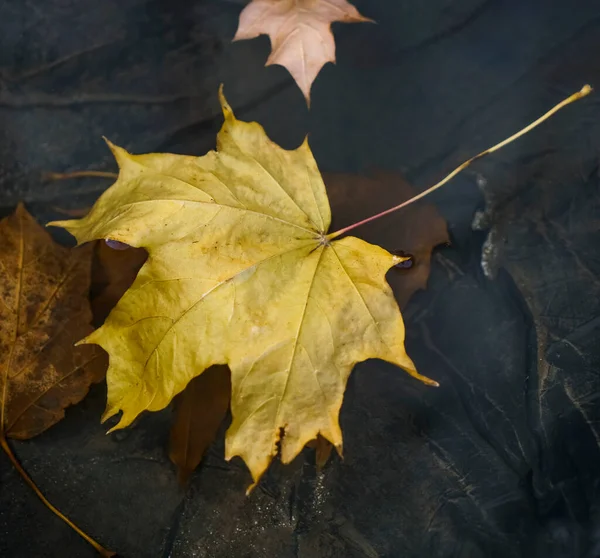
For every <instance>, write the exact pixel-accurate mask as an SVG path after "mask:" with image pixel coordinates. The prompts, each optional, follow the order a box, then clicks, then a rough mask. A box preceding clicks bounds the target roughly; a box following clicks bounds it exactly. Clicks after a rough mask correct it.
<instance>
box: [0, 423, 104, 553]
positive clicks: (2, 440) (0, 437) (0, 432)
mask: <svg viewBox="0 0 600 558" xmlns="http://www.w3.org/2000/svg"><path fill="white" fill-rule="evenodd" d="M0 446H1V447H2V449H3V450H4V453H6V455H7V456H8V458H9V459H10V461H11V463H12V464H13V466H14V468H15V469H16V470H17V472H18V473H19V475H21V477H22V478H23V480H24V481H25V482H26V483H27V484H28V485H29V487H30V488H31V489H32V490H33V491H34V492H35V494H36V495H37V497H38V498H39V499H40V500H41V501H42V502H43V504H44V505H45V506H46V507H47V508H48V509H49V510H50V511H51V512H52V513H54V514H55V515H56V516H58V517H59V518H60V519H62V520H63V521H64V522H65V523H66V524H67V525H68V526H69V527H71V529H73V530H74V531H75V532H76V533H77V534H78V535H80V536H81V537H83V538H84V539H85V540H86V541H87V542H88V543H89V544H90V545H92V546H93V547H94V549H95V550H96V551H97V552H98V554H100V556H104V557H105V558H108V557H109V556H116V554H115V553H114V552H112V551H110V550H107V549H106V548H104V547H103V546H102V545H101V544H99V543H97V542H96V541H95V540H94V539H92V537H90V536H89V535H87V534H86V533H84V532H83V531H82V530H81V529H80V528H79V527H77V525H75V524H74V523H73V522H72V521H71V520H70V519H69V518H68V517H67V516H66V515H64V514H63V513H62V512H61V511H60V510H58V509H57V508H55V507H54V506H53V505H52V504H51V503H50V502H49V501H48V499H47V498H46V497H45V496H44V495H43V494H42V491H41V490H40V489H39V488H38V487H37V485H36V484H35V482H34V481H33V479H32V478H31V477H30V476H29V475H28V474H27V472H26V471H25V469H23V467H22V466H21V464H20V463H19V460H18V459H17V456H16V455H15V454H14V453H13V451H12V449H11V447H10V445H9V444H8V440H7V439H6V434H5V432H4V425H3V424H2V425H0Z"/></svg>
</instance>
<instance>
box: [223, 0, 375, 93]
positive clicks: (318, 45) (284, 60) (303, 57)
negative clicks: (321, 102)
mask: <svg viewBox="0 0 600 558" xmlns="http://www.w3.org/2000/svg"><path fill="white" fill-rule="evenodd" d="M335 21H341V22H344V23H359V22H366V21H372V20H370V19H369V18H366V17H363V16H362V15H360V13H358V10H357V9H356V8H355V7H354V6H353V5H352V4H349V3H348V2H347V1H346V0H252V2H251V3H250V4H248V5H247V6H246V7H245V8H244V9H243V10H242V13H241V14H240V24H239V27H238V30H237V32H236V34H235V37H234V38H233V40H234V41H239V40H243V39H254V38H255V37H258V36H259V35H269V38H270V39H271V55H270V56H269V59H268V60H267V64H266V65H267V66H269V65H271V64H279V65H280V66H284V67H285V68H287V70H288V71H289V72H290V74H292V77H293V78H294V80H295V81H296V83H297V84H298V87H300V89H301V90H302V93H303V94H304V97H305V98H306V101H307V103H309V104H310V88H311V86H312V84H313V81H314V80H315V78H316V77H317V74H318V73H319V72H320V71H321V68H322V67H323V66H324V65H325V64H327V62H335V41H334V39H333V34H332V33H331V24H332V23H333V22H335Z"/></svg>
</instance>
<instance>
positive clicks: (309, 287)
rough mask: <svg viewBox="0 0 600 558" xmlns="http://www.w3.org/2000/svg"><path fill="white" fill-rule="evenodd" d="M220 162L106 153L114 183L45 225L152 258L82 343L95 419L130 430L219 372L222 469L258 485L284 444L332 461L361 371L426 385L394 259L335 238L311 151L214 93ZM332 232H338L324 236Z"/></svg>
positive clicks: (287, 451) (212, 156) (288, 452)
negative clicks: (312, 448)
mask: <svg viewBox="0 0 600 558" xmlns="http://www.w3.org/2000/svg"><path fill="white" fill-rule="evenodd" d="M221 103H222V106H223V112H224V115H225V123H224V125H223V128H222V129H221V131H220V132H219V135H218V139H217V145H218V151H211V152H209V153H208V154H206V155H205V156H203V157H190V156H178V155H171V154H149V155H139V156H133V155H130V154H129V153H127V152H126V151H125V150H123V149H121V148H119V147H116V146H111V147H112V149H113V153H114V154H115V157H116V159H117V162H118V164H119V167H120V173H119V178H118V180H117V182H116V183H115V184H114V185H113V186H112V187H111V188H109V189H108V190H107V191H106V192H105V193H104V194H103V195H102V196H101V197H100V199H99V200H98V201H97V202H96V204H95V205H94V208H93V209H92V211H91V212H90V213H89V215H87V216H86V217H84V218H83V219H80V220H71V221H60V222H56V223H53V224H54V225H56V226H62V227H64V228H66V229H67V230H69V231H70V232H71V233H72V234H73V235H74V236H75V237H76V238H77V240H78V242H79V243H82V242H87V241H90V240H94V239H98V238H110V239H113V240H116V241H119V242H124V243H126V244H129V245H132V246H135V247H143V248H145V249H146V250H147V251H148V253H149V257H148V260H147V261H146V263H145V264H144V266H143V267H142V269H141V270H140V272H139V274H138V276H137V278H136V280H135V282H134V284H133V286H132V287H131V288H130V289H129V290H128V291H127V292H126V293H125V295H124V296H123V298H121V300H120V301H119V303H118V304H117V306H116V307H115V308H114V310H113V311H112V312H111V314H110V315H109V317H108V318H107V320H106V322H105V323H104V325H103V326H102V327H101V328H100V329H98V330H96V331H95V332H94V333H92V334H91V335H90V336H88V337H87V338H86V339H85V340H84V341H85V342H86V343H95V344H98V345H101V346H102V347H103V348H104V349H105V350H106V351H107V352H108V353H109V356H110V366H109V370H108V375H107V381H108V405H107V409H106V412H105V415H104V419H107V418H108V417H111V416H113V415H115V414H116V413H118V412H119V411H122V416H121V419H120V421H119V423H118V424H117V426H116V427H115V428H123V427H125V426H127V425H129V424H131V422H132V421H133V420H134V419H135V417H136V416H137V415H138V414H139V413H141V412H142V411H144V410H150V411H157V410H160V409H162V408H164V407H165V406H166V405H167V404H168V403H169V402H170V401H171V399H172V398H173V397H174V396H175V395H176V394H177V393H179V392H181V391H182V390H183V389H184V388H185V386H186V385H187V384H188V382H189V381H190V380H191V379H192V378H194V377H195V376H198V375H199V374H201V373H202V372H203V371H204V370H206V369H207V368H208V367H209V366H212V365H214V364H228V365H229V368H230V370H231V374H232V376H231V381H232V398H231V411H232V424H231V426H230V428H229V430H228V432H227V435H226V444H225V445H226V448H225V449H226V458H227V459H230V458H232V457H233V456H236V455H239V456H241V457H242V458H243V459H244V461H245V462H246V464H247V465H248V467H249V469H250V471H251V473H252V477H253V479H254V481H255V482H257V481H258V479H259V478H260V477H261V475H262V474H263V473H264V471H265V470H266V468H267V467H268V465H269V463H270V461H271V460H272V458H273V456H274V455H275V454H276V453H277V450H278V446H279V448H280V451H281V458H282V461H283V462H285V463H287V462H290V461H291V460H292V459H293V458H294V457H295V456H296V455H297V454H298V453H299V452H300V451H301V450H302V448H303V446H304V445H305V444H306V443H307V442H308V441H309V440H312V439H314V438H316V437H317V435H318V434H321V435H322V436H323V437H324V438H326V439H327V440H329V441H330V442H331V443H332V444H333V445H334V446H336V448H337V449H338V451H341V448H342V433H341V430H340V426H339V422H338V415H339V410H340V407H341V404H342V398H343V393H344V389H345V386H346V381H347V379H348V376H349V374H350V372H351V370H352V368H353V366H354V364H356V363H357V362H359V361H362V360H366V359H368V358H381V359H383V360H387V361H389V362H391V363H394V364H397V365H398V366H400V367H402V368H403V369H404V370H406V371H407V372H408V373H409V374H411V375H412V376H414V377H415V378H418V379H420V380H422V381H424V382H426V383H428V384H431V385H436V383H435V382H434V381H432V380H429V379H428V378H425V377H424V376H421V375H420V374H418V373H417V371H416V370H415V366H414V364H413V362H412V361H411V359H410V358H409V357H408V355H407V354H406V351H405V348H404V324H403V321H402V316H401V315H400V311H399V309H398V305H397V303H396V301H395V299H394V296H393V294H392V291H391V289H390V287H389V286H388V285H387V283H386V281H385V274H386V272H387V271H388V269H389V268H390V267H392V266H394V265H395V264H397V263H398V262H400V261H402V260H403V258H401V257H398V256H394V255H392V254H390V253H389V252H387V251H385V250H384V249H382V248H380V247H378V246H374V245H371V244H368V243H366V242H364V241H362V240H359V239H358V238H353V237H346V238H342V239H341V240H335V241H332V240H331V239H330V238H329V237H328V235H327V230H328V228H329V223H330V210H329V203H328V199H327V195H326V192H325V187H324V184H323V181H322V179H321V175H320V174H319V170H318V168H317V165H316V163H315V160H314V158H313V156H312V153H311V151H310V148H309V147H308V143H307V142H306V141H305V142H304V143H303V144H302V145H301V146H300V147H299V148H298V149H296V150H293V151H287V150H284V149H282V148H280V147H279V146H277V145H276V144H274V143H273V142H271V141H270V140H269V139H268V137H267V136H266V134H265V132H264V130H263V128H262V127H261V126H260V125H259V124H257V123H255V122H253V123H245V122H240V121H238V120H237V119H236V118H235V116H234V115H233V112H232V110H231V108H230V107H229V105H228V104H227V103H226V101H225V99H224V97H223V96H222V94H221ZM332 234H333V233H332Z"/></svg>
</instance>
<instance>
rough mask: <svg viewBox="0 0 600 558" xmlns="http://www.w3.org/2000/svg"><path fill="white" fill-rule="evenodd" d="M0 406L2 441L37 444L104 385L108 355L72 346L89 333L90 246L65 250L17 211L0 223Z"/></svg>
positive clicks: (32, 221) (27, 214) (25, 212)
mask: <svg viewBox="0 0 600 558" xmlns="http://www.w3.org/2000/svg"><path fill="white" fill-rule="evenodd" d="M0 237H1V238H2V243H1V244H0V285H1V287H0V289H1V298H0V394H1V399H0V405H1V408H2V426H3V431H4V433H5V434H6V436H7V437H10V438H18V439H26V438H31V437H32V436H36V435H37V434H39V433H41V432H43V431H44V430H46V429H47V428H49V427H50V426H52V425H53V424H55V423H57V422H58V421H59V420H61V419H62V418H63V416H64V409H65V408H66V407H68V406H69V405H73V404H74V403H77V402H78V401H80V400H81V399H82V398H83V397H84V396H85V395H86V393H87V391H88V389H89V386H90V384H91V383H92V382H98V381H100V380H102V379H103V378H104V374H105V371H106V355H104V354H103V352H102V351H100V350H99V349H97V348H95V347H89V346H88V347H86V346H83V347H77V348H74V347H73V345H74V343H75V342H76V341H78V340H79V339H80V338H81V334H82V333H84V332H85V333H89V332H91V331H92V327H91V326H90V321H91V312H90V307H89V303H88V289H89V285H90V267H91V246H88V247H83V248H77V249H69V248H64V247H62V246H59V245H57V244H55V243H54V242H53V241H52V239H51V238H50V235H49V234H48V233H47V231H45V230H44V229H43V228H42V227H41V226H40V225H38V224H37V223H36V222H35V220H34V219H33V218H32V217H31V215H29V213H28V212H27V211H26V210H25V208H24V207H23V206H22V205H19V206H18V208H17V210H16V211H15V213H14V214H13V215H12V216H10V217H8V218H6V219H3V220H2V221H1V222H0Z"/></svg>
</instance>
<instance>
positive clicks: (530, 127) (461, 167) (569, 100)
mask: <svg viewBox="0 0 600 558" xmlns="http://www.w3.org/2000/svg"><path fill="white" fill-rule="evenodd" d="M592 91H593V89H592V88H591V87H590V86H589V85H584V86H583V87H582V88H581V90H580V91H577V93H573V95H571V96H570V97H567V98H566V99H564V100H563V101H561V102H560V103H558V104H557V105H556V106H555V107H553V108H552V109H550V110H549V111H548V112H547V113H545V114H544V115H542V116H540V117H539V118H538V119H537V120H534V121H533V122H532V123H531V124H529V125H528V126H525V128H523V129H521V130H519V131H518V132H517V133H516V134H513V135H512V136H510V137H509V138H506V139H505V140H503V141H501V142H500V143H497V144H496V145H494V146H492V147H490V148H488V149H486V150H485V151H482V152H481V153H478V154H477V155H475V156H474V157H471V158H470V159H468V160H467V161H465V162H464V163H462V164H461V165H459V166H458V167H456V168H455V169H454V170H453V171H452V172H451V173H450V174H448V175H447V176H446V177H445V178H443V179H442V180H440V181H439V182H438V183H437V184H434V185H433V186H431V187H430V188H427V190H424V191H423V192H421V193H420V194H417V195H416V196H413V197H412V198H410V199H408V200H406V201H404V202H402V203H401V204H399V205H396V206H394V207H391V208H390V209H386V210H385V211H382V212H381V213H377V214H376V215H372V216H371V217H368V218H366V219H363V220H362V221H358V222H357V223H353V224H352V225H348V226H347V227H344V228H343V229H340V230H338V231H336V232H333V233H331V234H328V235H327V237H326V238H327V239H328V240H332V239H334V238H337V237H338V236H341V235H342V234H345V233H347V232H349V231H351V230H353V229H355V228H357V227H360V226H361V225H365V224H367V223H370V222H371V221H375V220H376V219H379V218H380V217H384V216H385V215H389V214H390V213H393V212H394V211H398V210H399V209H402V208H403V207H406V206H407V205H410V204H411V203H414V202H416V201H417V200H420V199H421V198H424V197H425V196H428V195H429V194H431V193H432V192H434V191H435V190H437V189H438V188H441V187H442V186H443V185H444V184H446V183H447V182H449V181H450V180H452V179H453V178H454V177H455V176H456V175H457V174H458V173H459V172H461V171H463V170H464V169H466V168H467V167H468V166H470V165H471V164H472V163H473V162H475V161H476V160H477V159H481V158H482V157H485V156H486V155H489V154H490V153H493V152H494V151H498V150H499V149H502V148H503V147H504V146H506V145H508V144H509V143H511V142H513V141H515V140H516V139H517V138H520V137H521V136H524V135H525V134H527V133H528V132H530V131H531V130H533V129H534V128H535V127H536V126H539V125H540V124H541V123H542V122H544V120H547V119H548V118H550V117H551V116H552V115H553V114H555V113H557V112H558V111H559V110H560V109H562V108H563V107H566V106H567V105H569V104H571V103H573V102H575V101H578V100H579V99H582V98H583V97H585V96H587V95H589V94H590V93H591V92H592Z"/></svg>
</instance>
